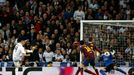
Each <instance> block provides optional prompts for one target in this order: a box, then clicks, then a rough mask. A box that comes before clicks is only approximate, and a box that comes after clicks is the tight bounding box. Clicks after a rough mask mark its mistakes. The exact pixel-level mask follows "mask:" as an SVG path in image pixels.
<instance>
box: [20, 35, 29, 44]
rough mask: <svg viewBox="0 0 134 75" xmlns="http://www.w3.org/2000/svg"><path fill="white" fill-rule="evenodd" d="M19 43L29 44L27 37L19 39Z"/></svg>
mask: <svg viewBox="0 0 134 75" xmlns="http://www.w3.org/2000/svg"><path fill="white" fill-rule="evenodd" d="M18 42H20V43H21V44H22V45H25V44H26V42H27V38H26V36H21V37H19V38H18Z"/></svg>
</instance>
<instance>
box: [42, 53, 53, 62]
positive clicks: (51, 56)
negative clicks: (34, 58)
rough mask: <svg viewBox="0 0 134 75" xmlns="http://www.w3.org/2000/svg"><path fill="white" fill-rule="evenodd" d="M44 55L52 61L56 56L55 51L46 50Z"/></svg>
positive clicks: (47, 59) (47, 60)
mask: <svg viewBox="0 0 134 75" xmlns="http://www.w3.org/2000/svg"><path fill="white" fill-rule="evenodd" d="M43 57H45V59H46V62H49V61H52V58H53V57H54V53H53V52H47V51H45V52H44V53H43Z"/></svg>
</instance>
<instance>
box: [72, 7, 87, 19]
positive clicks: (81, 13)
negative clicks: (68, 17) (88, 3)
mask: <svg viewBox="0 0 134 75" xmlns="http://www.w3.org/2000/svg"><path fill="white" fill-rule="evenodd" d="M73 18H74V20H84V19H85V13H84V11H83V10H82V7H81V6H79V8H78V10H76V11H75V12H74V15H73Z"/></svg>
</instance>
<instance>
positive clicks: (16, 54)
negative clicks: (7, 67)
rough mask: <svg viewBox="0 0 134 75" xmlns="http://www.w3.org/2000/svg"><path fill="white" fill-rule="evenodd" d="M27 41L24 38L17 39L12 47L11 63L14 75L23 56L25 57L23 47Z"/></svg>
mask: <svg viewBox="0 0 134 75" xmlns="http://www.w3.org/2000/svg"><path fill="white" fill-rule="evenodd" d="M26 42H27V40H26V38H25V37H20V38H19V39H18V43H17V44H16V46H15V47H14V50H13V62H14V65H15V74H16V75H18V68H19V67H21V65H22V62H23V60H24V56H25V55H26V50H25V48H24V47H23V46H24V45H25V44H26Z"/></svg>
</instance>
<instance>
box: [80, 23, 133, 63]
mask: <svg viewBox="0 0 134 75" xmlns="http://www.w3.org/2000/svg"><path fill="white" fill-rule="evenodd" d="M89 37H93V38H94V44H95V45H96V46H97V47H98V48H100V49H104V48H108V49H109V50H115V52H116V53H115V55H114V56H115V58H114V59H115V60H116V62H120V63H119V65H123V61H125V62H124V65H125V63H126V62H130V63H131V62H132V61H133V60H134V21H132V20H82V21H81V24H80V40H85V41H86V42H87V41H88V39H89ZM80 61H81V54H80Z"/></svg>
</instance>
